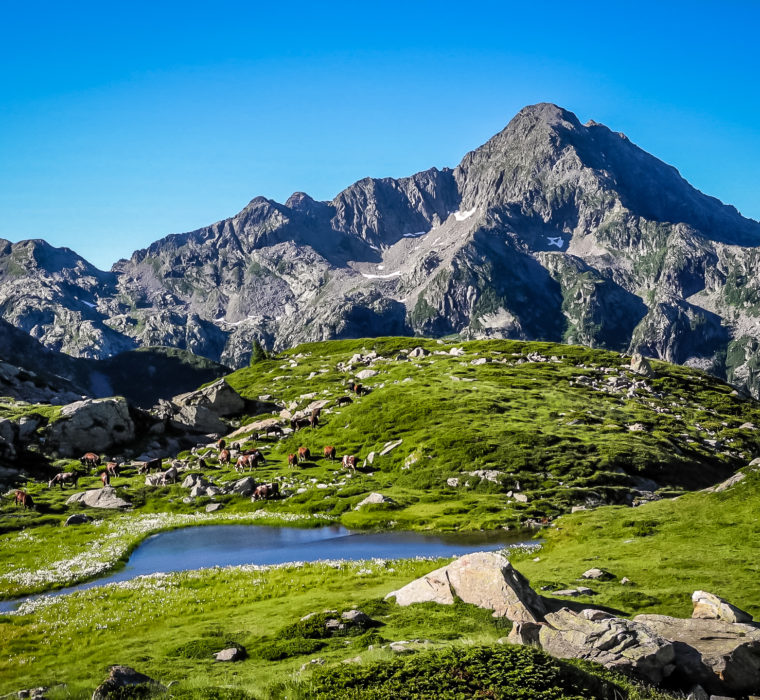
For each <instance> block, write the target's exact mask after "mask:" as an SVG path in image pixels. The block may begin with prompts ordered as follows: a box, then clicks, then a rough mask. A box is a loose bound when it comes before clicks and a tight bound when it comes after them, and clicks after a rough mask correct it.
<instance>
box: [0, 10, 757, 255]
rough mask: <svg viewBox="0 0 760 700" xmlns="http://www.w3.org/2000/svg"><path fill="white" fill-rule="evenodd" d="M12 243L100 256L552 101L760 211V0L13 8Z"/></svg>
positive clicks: (446, 153)
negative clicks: (37, 242)
mask: <svg viewBox="0 0 760 700" xmlns="http://www.w3.org/2000/svg"><path fill="white" fill-rule="evenodd" d="M0 7H1V8H2V22H0V91H1V92H0V94H1V95H2V99H1V100H0V237H3V238H8V239H10V240H13V241H16V240H21V239H24V238H45V239H46V240H48V241H49V242H50V243H52V244H54V245H57V246H64V245H65V246H68V247H70V248H73V249H74V250H76V251H77V252H78V253H80V254H81V255H83V256H84V257H85V258H87V259H88V260H90V261H91V262H93V263H94V264H96V265H97V266H99V267H101V268H106V269H107V268H109V267H110V266H111V264H112V263H113V262H114V261H116V260H117V259H118V258H120V257H127V256H129V255H130V254H131V252H132V251H133V250H135V249H137V248H141V247H145V246H146V245H148V244H149V243H151V242H152V241H154V240H156V239H157V238H160V237H162V236H164V235H167V234H169V233H176V232H182V231H188V230H192V229H194V228H198V227H200V226H203V225H205V224H209V223H212V222H214V221H217V220H219V219H222V218H225V217H227V216H231V215H233V214H235V213H236V212H237V211H239V210H240V209H241V208H242V207H243V206H245V204H246V203H247V202H248V201H249V200H250V199H252V198H253V197H254V196H256V195H264V196H266V197H271V198H274V199H277V200H278V201H284V200H285V199H286V198H287V197H288V195H289V194H290V193H291V192H293V191H296V190H303V191H306V192H308V193H309V194H311V195H312V196H314V197H315V198H318V199H331V198H332V197H333V196H334V195H335V194H336V193H337V192H339V191H340V190H341V189H343V188H344V187H346V186H348V185H349V184H351V183H352V182H354V181H355V180H358V179H359V178H361V177H365V176H374V177H384V176H393V177H399V176H403V175H409V174H411V173H413V172H416V171H418V170H423V169H426V168H429V167H431V166H434V165H435V166H438V167H443V166H452V167H453V166H455V165H456V164H457V163H458V162H459V160H460V159H461V158H462V156H463V155H464V154H465V153H466V152H467V151H468V150H471V149H473V148H476V147H477V146H479V145H480V144H481V143H483V142H484V141H486V140H487V139H488V138H489V137H490V136H492V135H493V134H494V133H496V132H497V131H499V130H500V129H502V128H503V127H504V126H505V125H506V123H507V122H508V121H509V120H510V119H511V118H512V116H514V114H515V113H516V112H517V111H518V110H519V109H521V108H522V107H523V106H525V105H526V104H532V103H535V102H555V103H557V104H559V105H561V106H563V107H566V108H567V109H570V110H572V111H573V112H575V113H576V114H577V115H578V117H579V118H580V119H581V121H586V120H588V119H594V120H596V121H599V122H603V123H605V124H607V125H608V126H609V127H610V128H612V129H614V130H616V131H623V132H625V133H626V134H627V135H628V137H629V138H631V140H633V141H634V142H635V143H637V144H638V145H640V146H641V147H642V148H644V149H646V150H647V151H649V152H651V153H653V154H654V155H655V156H657V157H658V158H661V159H662V160H664V161H666V162H668V163H671V164H672V165H674V166H676V167H677V168H678V169H679V170H680V171H681V173H682V175H683V176H684V177H686V178H687V179H688V180H689V181H690V182H691V183H692V184H693V185H695V186H696V187H698V188H699V189H701V190H702V191H704V192H706V193H708V194H711V195H713V196H716V197H719V198H720V199H722V200H723V201H725V202H727V203H731V204H734V205H735V206H736V207H737V208H738V209H739V210H740V211H741V212H742V213H743V214H744V215H745V216H751V217H752V218H755V219H760V197H758V194H759V193H760V168H759V167H758V163H760V127H759V126H758V115H760V90H758V83H760V80H758V76H760V55H759V52H758V50H757V28H758V26H760V3H758V2H731V1H727V2H721V3H718V2H714V3H706V2H695V1H693V2H659V3H650V2H636V3H633V2H625V3H624V2H610V1H609V0H608V1H607V2H593V1H587V2H584V3H568V2H533V3H524V2H520V3H511V2H506V1H502V2H470V3H462V2H458V3H448V2H424V1H423V2H416V3H415V2H408V1H407V2H404V3H399V2H392V1H391V2H383V3H358V2H351V3H343V2H335V3H327V2H324V3H320V2H311V3H301V2H290V3H288V4H283V5H282V6H280V7H273V6H272V4H271V3H267V4H263V3H262V4H259V3H256V2H245V3H244V2H225V1H224V0H217V1H215V2H204V3H200V2H192V1H187V2H181V3H180V2H176V3H175V2H155V0H154V1H153V2H142V1H140V0H137V1H132V2H129V3H127V2H122V3H118V4H115V3H104V2H102V1H101V2H77V1H76V0H72V2H66V3H63V2H34V0H26V1H25V2H21V1H18V0H2V4H1V5H0Z"/></svg>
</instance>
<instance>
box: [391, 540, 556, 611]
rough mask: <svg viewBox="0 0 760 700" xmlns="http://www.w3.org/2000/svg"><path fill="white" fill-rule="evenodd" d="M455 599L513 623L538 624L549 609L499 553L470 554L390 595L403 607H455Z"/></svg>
mask: <svg viewBox="0 0 760 700" xmlns="http://www.w3.org/2000/svg"><path fill="white" fill-rule="evenodd" d="M454 595H456V596H458V597H459V598H461V599H462V600H463V601H464V602H465V603H472V604H473V605H477V606H478V607H480V608H486V609H488V610H493V614H494V617H506V618H508V619H510V620H512V621H516V620H517V621H525V622H538V620H539V619H540V617H541V616H542V614H543V613H544V612H545V606H544V603H543V601H542V600H541V598H540V596H538V595H537V594H536V593H535V592H534V591H533V590H532V589H531V588H530V586H529V585H528V582H527V581H526V580H525V578H523V576H522V575H521V574H520V573H519V572H518V571H517V570H516V569H515V568H513V567H512V565H511V564H510V563H509V560H508V559H507V558H506V557H505V556H504V555H503V554H499V553H497V552H475V553H473V554H466V555H465V556H463V557H460V558H459V559H457V560H455V561H453V562H452V563H451V564H448V565H447V566H444V567H442V568H440V569H436V570H435V571H431V572H430V573H429V574H427V575H425V576H423V577H422V578H419V579H417V580H416V581H412V582H411V583H409V584H407V585H406V586H404V587H403V588H400V589H399V590H397V591H393V592H392V593H389V594H388V595H387V596H386V597H391V596H395V598H396V603H398V604H399V605H411V604H413V603H425V602H435V603H442V604H444V605H452V604H453V603H454Z"/></svg>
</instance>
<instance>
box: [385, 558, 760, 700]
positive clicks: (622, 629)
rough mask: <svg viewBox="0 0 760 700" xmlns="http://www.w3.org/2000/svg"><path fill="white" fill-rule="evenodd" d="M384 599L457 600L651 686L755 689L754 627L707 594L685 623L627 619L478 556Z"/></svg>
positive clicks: (548, 646) (522, 634) (697, 597)
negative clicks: (555, 595)
mask: <svg viewBox="0 0 760 700" xmlns="http://www.w3.org/2000/svg"><path fill="white" fill-rule="evenodd" d="M597 573H598V575H597ZM586 574H587V576H586V577H587V578H590V579H593V578H600V577H601V578H604V577H605V576H607V575H608V574H607V572H604V571H603V570H598V572H597V570H590V571H589V572H586ZM559 593H568V594H569V593H570V592H564V591H563V592H559ZM387 597H395V599H396V602H397V603H398V604H399V605H411V604H413V603H421V602H436V603H440V604H443V605H451V604H453V603H454V600H455V597H456V598H459V599H461V600H462V601H464V602H465V603H471V604H473V605H477V606H479V607H481V608H486V609H489V610H493V614H494V616H495V617H506V618H508V619H509V620H511V621H512V623H513V627H512V631H511V632H510V634H509V637H508V638H507V640H505V641H508V642H510V643H514V644H533V645H538V646H540V647H541V648H542V649H543V650H544V651H546V652H547V653H549V654H551V655H552V656H556V657H558V658H564V659H567V658H577V659H587V660H589V661H594V662H596V663H600V664H602V665H603V666H605V667H607V668H610V669H615V670H619V671H624V672H627V673H629V674H631V675H633V676H636V677H638V678H641V679H643V680H646V681H648V682H651V683H661V682H662V681H664V680H666V679H667V682H668V684H669V685H671V686H673V685H675V686H676V687H679V688H681V689H682V690H684V691H686V692H692V693H693V694H694V697H705V698H707V697H709V696H708V695H707V693H713V694H718V695H719V696H721V697H731V698H733V697H743V696H745V695H746V694H748V693H752V692H756V691H757V689H758V688H760V624H758V623H755V622H753V621H752V617H751V616H750V615H749V614H748V613H746V612H744V611H742V610H740V609H739V608H737V607H735V606H733V605H731V604H730V603H728V602H727V601H725V600H723V599H722V598H719V597H718V596H716V595H713V594H712V593H707V592H705V591H696V592H695V593H694V594H693V596H692V601H693V606H694V609H693V613H692V617H691V618H688V619H681V618H675V617H669V616H667V615H637V616H636V617H634V618H633V619H631V620H629V619H626V618H621V617H617V616H615V615H613V614H611V613H609V612H607V611H605V610H600V609H596V608H593V607H588V606H583V605H581V604H574V605H573V606H572V607H570V606H568V605H566V604H563V603H561V602H559V601H556V600H551V599H548V598H544V597H542V596H540V595H539V594H538V593H536V592H535V591H534V590H533V589H532V588H531V587H530V586H529V585H528V582H527V580H526V579H525V578H524V577H523V576H522V575H521V574H520V573H519V572H518V571H517V570H516V569H514V568H513V567H512V565H511V564H510V562H509V560H508V559H507V558H506V557H505V556H504V555H503V554H500V553H496V552H477V553H474V554H468V555H466V556H464V557H461V558H460V559H457V560H456V561H454V562H452V563H451V564H449V565H447V566H444V567H442V568H440V569H436V570H435V571H433V572H431V573H429V574H427V575H426V576H423V577H422V578H420V579H417V580H416V581H412V582H411V583H409V584H407V585H406V586H404V587H403V588H400V589H399V590H397V591H394V592H392V593H389V594H388V596H387Z"/></svg>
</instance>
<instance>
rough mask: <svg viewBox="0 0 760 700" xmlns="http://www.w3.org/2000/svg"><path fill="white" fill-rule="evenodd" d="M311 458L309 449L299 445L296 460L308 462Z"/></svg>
mask: <svg viewBox="0 0 760 700" xmlns="http://www.w3.org/2000/svg"><path fill="white" fill-rule="evenodd" d="M310 459H311V452H310V451H309V448H308V447H299V448H298V461H299V462H308V461H309V460H310Z"/></svg>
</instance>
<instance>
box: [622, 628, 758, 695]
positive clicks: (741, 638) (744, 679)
mask: <svg viewBox="0 0 760 700" xmlns="http://www.w3.org/2000/svg"><path fill="white" fill-rule="evenodd" d="M633 621H634V622H635V623H639V624H641V625H644V626H646V627H647V628H648V629H650V630H652V631H653V632H654V633H655V634H657V635H659V636H660V637H662V638H663V639H667V640H668V641H669V642H672V643H673V648H674V650H675V659H674V664H675V674H676V675H677V677H678V678H679V679H682V682H683V684H684V685H686V683H689V682H690V683H691V684H692V685H693V684H694V683H699V684H700V685H701V686H702V687H704V688H705V689H706V690H708V691H710V692H712V693H720V694H725V693H730V694H731V695H735V694H750V693H751V694H754V693H757V692H758V690H759V689H760V628H758V627H757V626H755V625H747V624H737V623H731V622H726V621H725V620H710V619H694V618H692V619H687V620H684V619H680V618H675V617H668V616H666V615H637V616H636V617H634V618H633ZM674 680H675V679H674Z"/></svg>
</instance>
